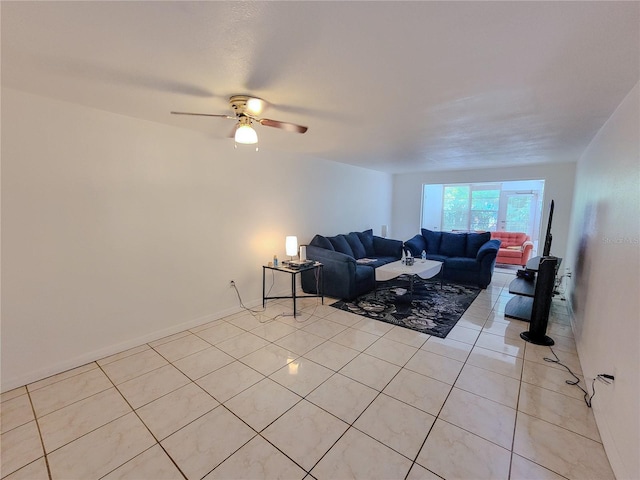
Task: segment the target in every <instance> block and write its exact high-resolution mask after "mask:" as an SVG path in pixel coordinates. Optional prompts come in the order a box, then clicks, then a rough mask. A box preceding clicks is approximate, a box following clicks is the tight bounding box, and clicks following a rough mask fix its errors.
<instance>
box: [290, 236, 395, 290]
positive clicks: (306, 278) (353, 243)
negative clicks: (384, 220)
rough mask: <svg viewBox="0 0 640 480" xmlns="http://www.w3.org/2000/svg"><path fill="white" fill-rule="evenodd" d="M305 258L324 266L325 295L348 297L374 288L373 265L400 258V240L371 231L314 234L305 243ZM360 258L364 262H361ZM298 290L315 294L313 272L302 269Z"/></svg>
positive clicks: (374, 266) (377, 265)
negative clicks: (309, 240) (300, 285)
mask: <svg viewBox="0 0 640 480" xmlns="http://www.w3.org/2000/svg"><path fill="white" fill-rule="evenodd" d="M307 258H308V259H310V260H315V261H318V262H321V263H322V264H323V265H324V267H323V276H324V294H325V295H327V296H329V297H335V298H342V299H345V300H351V299H353V298H355V297H357V296H359V295H362V294H364V293H367V292H370V291H371V290H373V289H374V288H375V286H376V275H375V269H376V267H379V266H380V265H385V264H387V263H390V262H395V261H397V260H400V258H402V241H400V240H391V239H387V238H382V237H377V236H375V235H373V231H372V230H365V231H364V232H351V233H349V234H346V235H335V236H333V237H323V236H322V235H316V236H315V237H313V240H311V243H309V245H307ZM364 259H367V263H362V262H363V261H365V260H364ZM358 260H360V262H358ZM368 260H373V261H371V262H370V261H368ZM302 290H304V292H306V293H316V279H315V276H314V274H313V272H311V271H309V272H302Z"/></svg>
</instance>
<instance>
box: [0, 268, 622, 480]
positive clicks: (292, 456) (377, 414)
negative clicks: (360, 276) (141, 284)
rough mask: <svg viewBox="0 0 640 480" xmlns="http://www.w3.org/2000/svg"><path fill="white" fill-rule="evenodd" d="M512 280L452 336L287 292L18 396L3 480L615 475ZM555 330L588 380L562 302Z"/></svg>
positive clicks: (7, 425) (8, 419)
mask: <svg viewBox="0 0 640 480" xmlns="http://www.w3.org/2000/svg"><path fill="white" fill-rule="evenodd" d="M512 279H513V274H512V273H506V272H502V273H501V272H496V274H495V275H494V280H493V283H492V285H491V286H490V287H489V288H488V289H487V290H485V291H482V293H481V294H480V295H479V296H478V298H477V299H476V300H475V301H474V303H473V305H472V306H471V307H470V308H469V309H468V311H467V312H466V313H465V315H464V316H463V317H462V319H461V320H460V321H459V322H458V324H457V325H456V327H455V328H454V329H453V330H452V331H451V333H450V334H449V336H448V338H447V339H444V340H443V339H439V338H436V337H430V336H429V335H425V334H420V333H417V332H414V331H411V330H407V329H403V328H399V327H393V326H391V325H388V324H384V323H380V322H375V321H372V320H367V319H363V318H362V317H359V316H356V315H353V314H350V313H347V312H343V311H339V310H336V309H333V308H332V307H329V306H327V305H318V302H317V300H315V299H314V300H309V299H307V300H305V301H303V306H304V308H303V314H302V315H299V316H298V318H296V319H294V318H293V317H291V316H278V317H276V318H275V319H274V318H273V317H275V316H276V315H279V314H282V313H283V312H287V311H288V310H289V309H290V306H289V305H288V304H287V303H285V302H284V301H283V302H282V303H277V302H276V303H270V304H269V306H268V308H267V314H264V315H261V316H260V317H257V318H256V317H254V316H252V315H250V314H249V313H247V312H243V313H240V314H236V315H233V316H230V317H227V318H224V319H221V320H217V321H215V322H211V323H209V324H207V325H202V326H200V327H197V328H194V329H192V330H190V331H185V332H181V333H179V334H176V335H172V336H170V337H167V338H163V339H161V340H158V341H155V342H152V343H150V344H147V345H142V346H140V347H137V348H134V349H131V350H128V351H126V352H122V353H119V354H117V355H113V356H111V357H108V358H104V359H101V360H99V361H97V362H94V363H91V364H88V365H84V366H82V367H79V368H76V369H74V370H70V371H68V372H64V373H61V374H59V375H55V376H53V377H50V378H46V379H44V380H41V381H39V382H35V383H32V384H30V385H26V386H24V387H20V388H18V389H15V390H12V391H10V392H6V393H4V394H2V403H1V423H0V424H1V427H2V428H1V431H2V438H1V440H2V442H1V460H2V464H1V477H2V478H3V479H5V478H6V479H8V480H9V479H11V480H17V479H28V480H38V479H54V480H57V479H63V480H70V479H80V480H88V479H94V478H95V479H98V478H104V479H111V480H113V479H136V480H144V479H150V480H151V479H153V480H159V479H184V478H187V479H189V480H193V479H202V478H205V479H207V480H211V479H231V478H234V479H236V478H250V479H263V478H264V479H275V478H291V479H303V478H306V479H312V478H317V479H332V480H334V479H348V478H360V479H367V480H369V479H374V478H384V479H405V478H406V479H412V480H414V479H435V478H445V479H483V478H486V479H509V478H510V479H529V480H531V479H561V478H570V479H581V480H582V479H588V478H593V479H599V480H603V479H612V478H614V476H613V473H612V471H611V468H610V466H609V463H608V461H607V457H606V456H605V453H604V449H603V447H602V444H601V441H600V437H599V435H598V430H597V428H596V424H595V421H594V418H593V413H592V411H591V410H590V409H589V408H587V406H586V405H585V403H584V401H583V400H582V393H581V392H580V391H579V390H578V389H577V388H576V387H572V386H569V385H567V384H566V383H565V380H566V379H568V378H569V375H568V374H567V373H566V372H565V371H564V370H563V369H562V368H561V367H559V366H558V365H554V364H551V363H548V362H545V361H544V357H545V356H551V353H550V350H549V348H547V347H540V346H535V345H531V344H528V343H526V342H524V341H523V340H521V339H520V336H519V334H520V332H522V331H524V330H527V329H528V325H527V324H526V323H524V322H520V321H516V320H510V319H508V318H505V317H504V305H505V303H506V302H507V301H508V299H509V298H510V295H509V294H508V288H507V286H508V283H509V282H510V281H511V280H512ZM327 303H330V302H327ZM267 315H269V316H270V317H271V318H268V317H267ZM548 333H549V334H550V335H551V336H553V337H554V338H555V340H556V347H555V351H556V353H557V355H558V356H559V357H560V359H561V360H562V361H563V362H565V363H566V364H567V365H569V366H570V367H571V368H572V369H573V370H574V371H575V372H576V373H577V374H578V375H581V373H582V372H581V370H580V362H579V360H578V356H577V352H576V348H575V343H574V340H573V338H572V335H571V329H570V327H569V318H568V314H567V311H566V307H565V305H564V303H563V302H562V301H561V300H560V299H558V298H557V297H556V299H554V303H553V306H552V314H551V320H550V324H549V328H548Z"/></svg>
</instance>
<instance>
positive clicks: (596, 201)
mask: <svg viewBox="0 0 640 480" xmlns="http://www.w3.org/2000/svg"><path fill="white" fill-rule="evenodd" d="M639 92H640V87H639V86H638V85H636V86H635V88H634V89H633V90H632V91H631V92H630V93H629V95H628V96H627V98H626V99H625V100H624V101H623V102H622V103H621V104H620V106H619V107H618V109H617V110H616V112H615V113H614V114H613V116H612V117H611V118H610V119H609V120H608V122H607V123H606V124H605V125H604V127H603V128H602V129H601V130H600V132H599V133H598V135H597V136H596V137H595V138H594V139H593V140H592V142H591V144H590V146H589V148H588V149H587V150H586V151H585V153H584V154H583V156H582V157H581V158H580V161H579V162H578V166H577V174H576V188H575V200H574V211H573V216H572V220H571V236H570V238H569V254H568V255H567V264H568V265H570V266H571V268H572V269H573V270H574V273H575V274H574V276H573V278H572V279H571V280H572V281H573V282H572V283H571V284H570V285H569V293H570V295H569V296H568V297H569V300H570V302H571V306H572V309H573V319H572V321H573V330H574V335H575V338H576V344H577V347H578V354H579V356H580V363H581V365H582V369H583V371H584V373H585V376H586V378H587V379H588V383H589V385H590V384H591V381H590V379H592V378H593V377H595V376H596V375H597V374H599V373H610V374H613V375H614V376H615V381H614V383H613V385H611V386H606V385H604V384H602V383H599V382H596V390H597V395H596V396H595V397H594V400H593V410H594V413H595V416H596V421H597V423H598V428H599V430H600V436H601V437H602V440H603V443H604V446H605V450H606V452H607V455H608V456H609V460H610V462H611V466H612V468H613V470H614V472H615V474H616V477H617V478H619V479H620V480H622V479H637V478H640V460H639V458H640V457H639V456H638V452H640V401H639V399H640V385H639V384H640V372H639V368H640V353H639V352H640V300H639V299H640V295H639V292H640V146H639V141H640V139H639V134H640V120H639V106H640V94H639Z"/></svg>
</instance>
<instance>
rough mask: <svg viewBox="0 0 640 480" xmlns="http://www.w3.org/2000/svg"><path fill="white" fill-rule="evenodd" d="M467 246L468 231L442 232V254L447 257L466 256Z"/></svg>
mask: <svg viewBox="0 0 640 480" xmlns="http://www.w3.org/2000/svg"><path fill="white" fill-rule="evenodd" d="M466 246H467V234H466V233H449V232H442V238H441V240H440V255H445V256H447V257H464V256H465V253H466V251H465V250H466Z"/></svg>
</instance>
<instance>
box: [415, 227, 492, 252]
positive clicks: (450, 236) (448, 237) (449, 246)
mask: <svg viewBox="0 0 640 480" xmlns="http://www.w3.org/2000/svg"><path fill="white" fill-rule="evenodd" d="M421 232H422V236H423V238H424V239H425V242H426V244H427V253H428V254H430V255H443V256H445V257H467V258H475V257H476V255H477V254H478V250H480V247H481V246H482V245H484V244H485V243H487V242H488V241H489V240H491V233H490V232H484V233H467V232H459V233H454V232H434V231H432V230H427V229H426V228H423V229H422V231H421Z"/></svg>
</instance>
